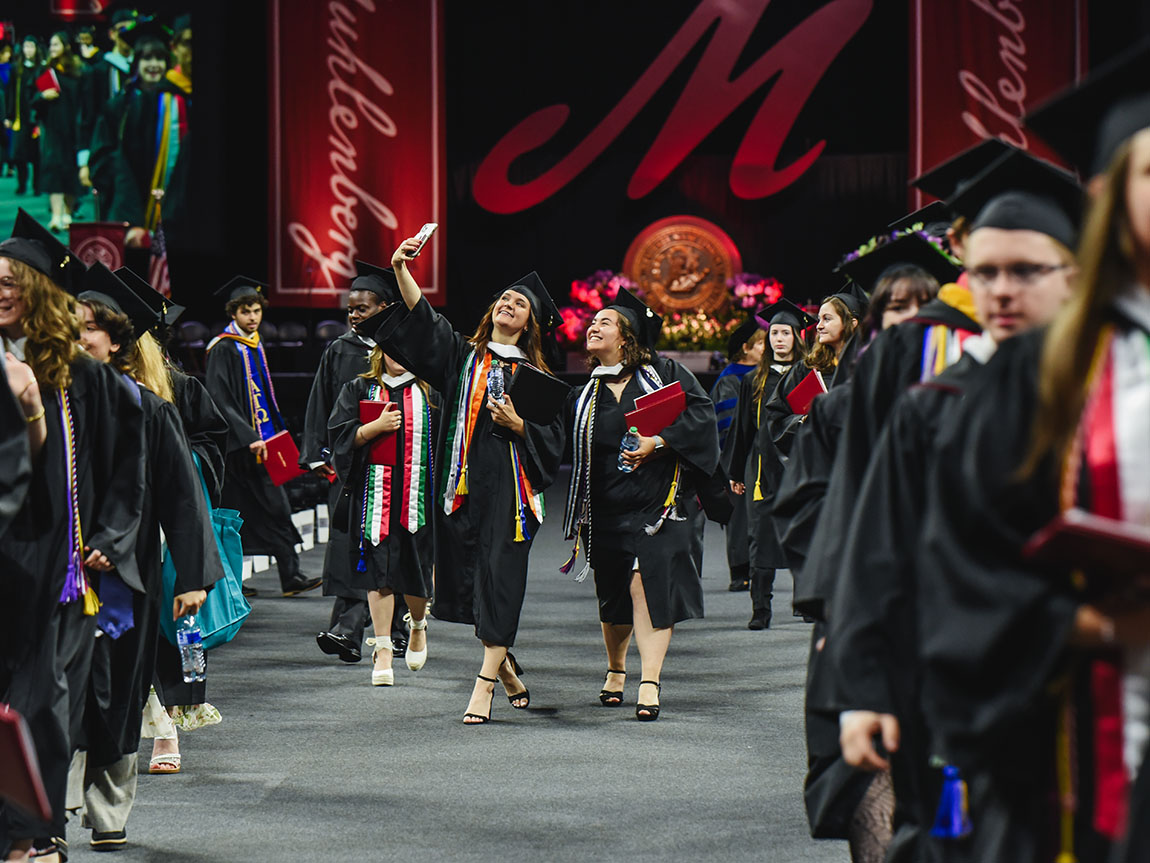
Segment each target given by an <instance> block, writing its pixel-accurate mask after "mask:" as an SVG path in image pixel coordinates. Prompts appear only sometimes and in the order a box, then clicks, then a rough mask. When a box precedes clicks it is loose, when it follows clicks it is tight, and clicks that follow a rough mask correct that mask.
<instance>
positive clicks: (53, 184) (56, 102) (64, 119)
mask: <svg viewBox="0 0 1150 863" xmlns="http://www.w3.org/2000/svg"><path fill="white" fill-rule="evenodd" d="M56 77H57V78H58V79H59V81H60V95H59V96H58V97H56V98H55V99H45V98H44V95H43V94H42V93H39V92H38V93H36V95H35V96H34V97H33V99H32V108H33V111H34V112H35V118H36V122H37V123H39V125H40V174H39V182H40V189H41V191H43V192H46V193H48V194H51V193H54V192H59V193H63V194H66V195H74V194H76V193H77V192H78V191H79V188H80V179H79V168H77V167H76V150H77V149H78V148H77V144H76V134H77V117H78V113H79V94H80V77H79V76H78V75H66V74H64V73H63V72H59V71H57V73H56Z"/></svg>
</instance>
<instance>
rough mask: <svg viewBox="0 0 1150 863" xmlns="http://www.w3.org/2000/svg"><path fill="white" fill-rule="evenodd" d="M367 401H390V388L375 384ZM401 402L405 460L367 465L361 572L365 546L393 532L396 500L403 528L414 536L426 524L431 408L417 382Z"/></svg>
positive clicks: (365, 569)
mask: <svg viewBox="0 0 1150 863" xmlns="http://www.w3.org/2000/svg"><path fill="white" fill-rule="evenodd" d="M368 398H369V399H370V400H372V401H390V400H391V394H390V393H389V392H388V389H387V387H384V386H382V385H380V384H379V383H374V384H372V385H371V390H370V392H369V393H368ZM399 400H400V401H401V402H402V403H403V406H402V408H401V409H400V410H401V411H402V412H403V460H402V461H400V462H399V463H398V464H397V465H396V467H392V466H391V465H385V464H370V465H368V466H367V471H366V474H367V475H366V477H365V478H364V483H363V507H362V508H361V509H362V516H361V518H360V531H359V563H358V564H357V566H356V569H358V570H359V571H360V572H366V571H367V563H366V560H365V552H366V550H367V547H366V543H369V542H370V543H371V544H372V545H379V543H380V542H381V541H382V540H384V539H386V538H387V537H388V536H389V535H390V533H391V510H392V503H393V501H394V502H395V503H396V504H397V505H398V507H399V522H400V525H401V526H402V527H403V529H404V530H406V531H407V532H408V533H415V532H416V531H418V530H419V529H420V528H422V527H423V526H424V525H426V524H427V512H426V507H425V506H424V500H425V499H426V498H425V495H426V494H427V487H428V483H429V482H430V481H431V444H432V441H431V435H430V434H429V432H430V430H431V406H430V405H429V404H428V402H427V397H426V396H425V395H424V394H423V389H422V388H420V386H419V384H417V383H412V384H411V386H408V387H405V388H404V389H403V392H402V395H400V397H399ZM396 468H398V469H399V470H400V471H401V473H400V477H399V480H400V481H399V483H397V486H398V488H395V487H393V485H392V480H393V479H394V478H395V472H396ZM396 492H398V496H397V495H396Z"/></svg>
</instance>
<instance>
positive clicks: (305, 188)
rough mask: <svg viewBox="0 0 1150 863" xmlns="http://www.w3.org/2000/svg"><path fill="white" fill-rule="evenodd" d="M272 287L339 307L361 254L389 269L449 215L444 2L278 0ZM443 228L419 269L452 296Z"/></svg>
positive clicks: (430, 291) (296, 300) (297, 300)
mask: <svg viewBox="0 0 1150 863" xmlns="http://www.w3.org/2000/svg"><path fill="white" fill-rule="evenodd" d="M269 6H270V14H271V52H272V75H271V78H272V89H271V99H272V103H271V129H270V132H271V140H270V142H269V145H270V152H271V192H272V211H271V238H272V242H271V256H272V261H271V267H270V270H271V281H272V298H273V300H274V301H277V302H279V303H280V304H281V305H289V306H315V307H331V306H333V305H336V304H338V303H339V302H341V297H342V295H343V292H344V291H346V290H347V286H348V285H349V284H350V282H351V280H352V279H353V278H355V264H354V261H355V260H356V259H357V258H359V259H361V260H365V261H368V262H370V263H373V264H378V265H380V266H388V265H389V264H390V261H391V254H392V252H394V251H395V248H396V246H398V245H399V243H400V241H401V240H403V239H404V238H406V237H409V236H412V235H414V234H415V233H416V232H417V231H418V230H419V229H420V227H421V226H422V225H423V224H424V223H425V222H440V223H442V222H443V217H444V208H445V204H444V202H445V196H444V180H445V173H444V171H445V150H444V135H443V52H442V44H443V35H442V20H443V7H442V0H419V2H410V3H382V2H379V0H342V2H341V0H333V2H328V3H292V2H287V0H272V2H271V3H270V4H269ZM445 236H446V232H445V229H444V226H442V224H441V226H440V228H439V230H438V231H437V232H436V234H435V235H434V236H433V237H432V238H431V240H430V241H429V242H428V244H427V246H426V247H424V250H423V253H422V254H421V255H420V256H419V258H418V259H417V261H416V262H415V263H414V264H412V271H413V273H414V275H415V277H416V279H417V280H418V281H419V283H420V286H421V287H422V288H423V290H424V293H425V294H426V295H427V297H428V299H429V300H430V301H431V302H432V303H433V304H435V305H442V304H443V303H444V302H445V301H446V294H445V287H444V273H445V267H444V242H445Z"/></svg>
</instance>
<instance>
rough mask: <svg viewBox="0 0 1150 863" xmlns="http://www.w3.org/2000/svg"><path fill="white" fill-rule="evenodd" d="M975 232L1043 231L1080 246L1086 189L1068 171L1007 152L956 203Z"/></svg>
mask: <svg viewBox="0 0 1150 863" xmlns="http://www.w3.org/2000/svg"><path fill="white" fill-rule="evenodd" d="M950 205H951V207H952V208H953V209H954V210H955V212H957V213H960V214H961V215H963V216H965V217H966V218H967V219H969V220H970V222H971V224H970V230H971V231H974V230H977V229H978V228H1003V229H1005V230H1008V231H1038V232H1039V233H1042V234H1046V235H1047V236H1049V237H1053V238H1054V239H1055V240H1057V241H1058V242H1060V243H1062V245H1064V246H1066V247H1067V248H1071V249H1072V248H1074V247H1075V246H1076V245H1077V244H1078V222H1079V219H1080V217H1081V213H1082V188H1081V187H1080V186H1079V185H1078V180H1077V179H1075V177H1074V175H1073V174H1071V173H1069V172H1068V171H1064V170H1062V169H1061V168H1059V167H1058V166H1056V165H1053V164H1051V163H1050V162H1047V161H1044V160H1042V159H1038V158H1035V157H1034V156H1031V155H1030V154H1029V153H1027V152H1024V151H1023V150H1015V151H1014V152H1012V153H1007V154H1006V155H1005V156H1003V157H1002V158H1000V159H999V160H998V161H996V162H995V163H994V164H993V165H991V166H990V167H989V168H987V169H986V170H985V171H983V172H982V173H981V174H979V175H978V176H977V177H975V178H974V179H973V180H971V181H970V182H969V183H967V184H966V186H965V187H964V188H963V189H962V191H961V192H959V193H958V194H957V195H955V196H954V198H952V199H951V201H950Z"/></svg>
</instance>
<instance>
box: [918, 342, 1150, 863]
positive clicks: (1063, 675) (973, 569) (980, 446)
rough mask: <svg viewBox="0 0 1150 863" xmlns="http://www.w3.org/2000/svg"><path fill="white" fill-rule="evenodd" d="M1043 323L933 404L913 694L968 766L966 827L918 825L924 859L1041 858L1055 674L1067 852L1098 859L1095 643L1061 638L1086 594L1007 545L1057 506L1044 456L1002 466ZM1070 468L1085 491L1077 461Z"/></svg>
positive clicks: (1067, 577) (1024, 426)
mask: <svg viewBox="0 0 1150 863" xmlns="http://www.w3.org/2000/svg"><path fill="white" fill-rule="evenodd" d="M1117 323H1118V326H1119V327H1120V328H1122V327H1127V326H1129V324H1128V323H1126V322H1125V321H1123V320H1122V319H1117ZM1043 337H1044V333H1043V332H1031V333H1025V334H1022V335H1019V336H1015V337H1014V338H1012V339H1010V340H1009V341H1007V342H1005V343H1003V344H1002V345H1001V346H1000V347H999V348H998V351H997V353H996V354H995V356H994V357H992V358H991V360H990V361H989V362H988V363H987V366H986V371H985V373H983V374H980V375H978V377H977V380H976V381H972V382H971V383H970V385H969V387H968V389H967V396H966V398H965V399H964V400H963V401H962V403H961V405H959V406H957V407H956V408H955V409H954V410H953V411H952V412H951V413H949V414H948V416H947V420H948V421H947V423H946V425H945V427H944V428H942V429H941V430H940V434H939V436H938V439H937V445H936V455H935V458H934V459H933V460H932V463H931V472H930V476H929V479H928V483H929V485H928V487H929V488H931V489H936V490H937V492H935V493H934V494H932V495H931V496H930V499H929V505H928V507H927V510H926V513H925V516H924V518H923V521H922V525H923V527H922V542H921V543H920V545H919V553H918V557H917V560H916V562H915V571H916V574H917V582H918V592H917V605H916V607H917V611H918V633H919V644H920V656H921V661H922V672H923V685H922V706H923V712H924V715H925V717H926V721H927V723H928V725H929V727H930V729H931V732H932V736H933V739H934V742H935V746H936V747H937V749H936V751H938V752H939V753H940V754H942V755H943V756H944V757H946V758H947V759H948V760H949V761H950V762H951V763H953V764H955V765H957V766H958V767H959V768H961V769H962V771H963V774H964V776H965V778H966V780H967V783H968V785H969V789H970V796H969V801H970V818H971V821H972V823H973V827H974V832H973V833H972V834H971V836H970V837H969V838H968V839H966V840H963V841H962V842H945V843H943V842H938V841H936V840H928V842H929V843H930V844H931V846H932V851H933V852H935V853H936V854H937V859H945V860H956V861H957V860H964V861H965V860H970V861H976V860H1006V859H1010V860H1021V861H1030V860H1042V861H1047V860H1052V859H1053V857H1054V851H1055V850H1056V849H1055V847H1054V845H1055V843H1056V840H1057V811H1056V809H1055V803H1056V800H1057V795H1056V794H1055V793H1054V789H1055V779H1054V764H1055V751H1056V750H1055V729H1056V725H1057V720H1058V716H1059V714H1060V712H1061V711H1060V698H1059V695H1058V690H1059V689H1060V688H1062V687H1064V686H1069V687H1070V688H1071V692H1072V693H1073V709H1074V713H1075V726H1076V731H1077V737H1076V746H1075V764H1076V767H1075V769H1074V775H1075V777H1076V780H1077V787H1076V789H1075V796H1076V799H1077V801H1078V813H1077V816H1076V818H1075V825H1074V834H1075V845H1076V848H1075V851H1076V853H1077V855H1078V859H1079V860H1103V859H1106V857H1105V855H1106V850H1105V842H1104V841H1102V839H1101V837H1100V836H1099V834H1097V833H1096V832H1095V831H1094V830H1093V802H1094V788H1093V781H1092V780H1093V776H1094V765H1093V758H1092V755H1093V749H1092V746H1091V744H1090V740H1091V738H1092V736H1093V719H1092V712H1091V699H1090V698H1089V683H1090V681H1089V667H1088V666H1089V660H1090V658H1091V657H1092V656H1093V655H1094V654H1091V653H1090V652H1087V651H1081V650H1072V649H1070V648H1069V647H1068V643H1067V641H1068V636H1069V634H1070V632H1071V630H1072V628H1073V625H1074V619H1075V613H1076V610H1077V608H1078V605H1079V604H1080V603H1081V602H1082V601H1085V600H1086V599H1087V598H1088V597H1087V596H1084V595H1083V594H1082V593H1081V592H1080V590H1079V588H1078V587H1077V586H1076V584H1075V582H1074V579H1073V577H1072V574H1071V573H1070V572H1067V571H1059V570H1058V569H1057V568H1051V567H1047V566H1044V567H1042V568H1039V567H1037V566H1033V565H1030V564H1028V563H1027V562H1025V561H1024V560H1023V559H1022V556H1021V549H1022V546H1023V545H1024V544H1025V542H1026V540H1027V539H1028V538H1029V537H1030V536H1031V535H1033V533H1034V532H1035V531H1037V530H1038V529H1039V528H1040V527H1042V526H1044V525H1045V524H1046V523H1047V522H1049V520H1050V519H1051V518H1052V517H1053V516H1054V515H1056V514H1057V512H1058V509H1059V477H1058V473H1059V469H1060V465H1059V464H1056V463H1055V460H1054V459H1053V458H1050V457H1048V458H1046V459H1045V460H1044V461H1043V463H1042V464H1040V465H1039V466H1038V468H1037V469H1036V470H1035V472H1034V473H1033V475H1032V476H1031V477H1030V478H1028V479H1021V478H1020V477H1019V476H1018V473H1017V469H1018V467H1019V466H1020V465H1021V464H1022V463H1023V460H1024V457H1025V454H1026V452H1027V449H1028V447H1029V444H1030V438H1031V425H1032V418H1033V417H1034V415H1035V410H1036V405H1037V373H1038V366H1039V358H1040V354H1041V350H1042V343H1043ZM1004 405H1008V406H1009V410H1004V408H1003V406H1004ZM1082 483H1083V486H1082V489H1081V491H1082V492H1083V493H1084V494H1085V498H1086V500H1088V499H1089V494H1090V490H1089V480H1088V476H1087V474H1086V472H1085V471H1083V476H1082Z"/></svg>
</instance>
